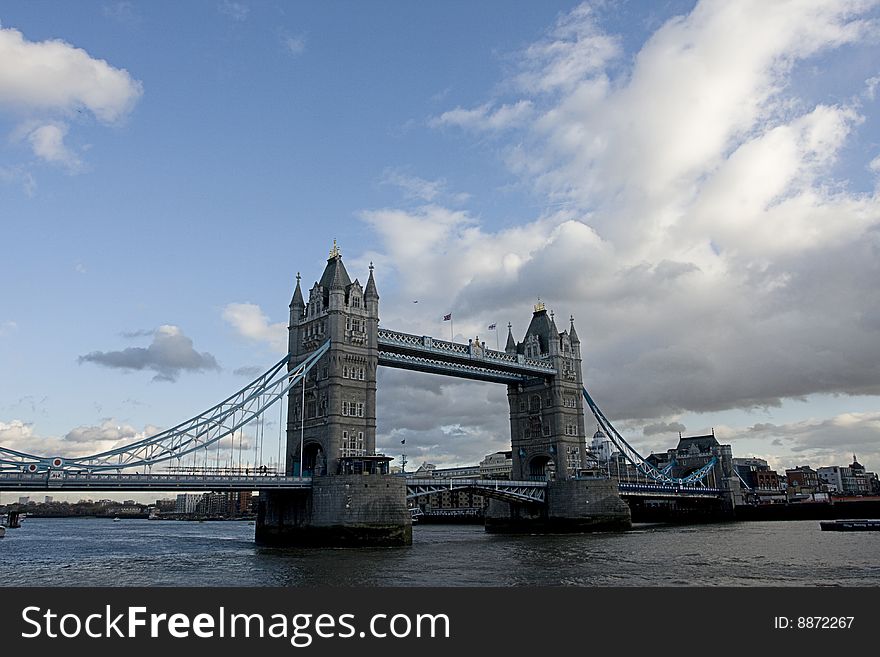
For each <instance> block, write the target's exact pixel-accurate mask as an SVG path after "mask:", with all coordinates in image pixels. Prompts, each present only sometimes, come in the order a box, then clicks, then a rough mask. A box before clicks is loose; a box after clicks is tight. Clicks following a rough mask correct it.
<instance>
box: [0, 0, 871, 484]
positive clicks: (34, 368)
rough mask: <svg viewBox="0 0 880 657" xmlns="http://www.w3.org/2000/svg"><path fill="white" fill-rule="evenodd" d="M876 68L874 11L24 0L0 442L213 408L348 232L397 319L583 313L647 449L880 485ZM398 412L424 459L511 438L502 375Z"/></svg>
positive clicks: (419, 383) (412, 388) (7, 58)
mask: <svg viewBox="0 0 880 657" xmlns="http://www.w3.org/2000/svg"><path fill="white" fill-rule="evenodd" d="M878 62H880V8H878V2H873V1H868V0H828V1H823V0H800V1H794V0H779V1H778V2H774V3H767V2H763V1H758V0H756V1H750V0H743V1H741V2H736V3H730V2H725V1H705V2H704V1H701V2H692V1H670V2H636V1H634V0H630V1H623V2H613V3H612V2H607V3H606V2H585V3H577V2H564V1H545V2H540V3H535V2H500V1H499V2H489V1H486V2H479V3H473V2H456V1H450V2H443V3H412V2H385V3H359V2H326V3H289V2H256V1H251V0H240V1H233V0H219V1H218V0H205V1H193V2H186V3H179V2H171V1H162V0H156V1H153V2H113V1H97V2H87V1H83V2H78V3H58V2H44V1H39V0H36V1H29V2H18V1H15V0H4V2H3V3H2V4H0V250H2V258H0V445H3V446H5V447H10V448H14V449H19V450H21V451H25V452H30V453H36V454H42V455H47V456H49V455H56V454H60V455H70V456H75V455H85V454H90V453H94V452H97V451H101V450H104V449H108V448H111V447H113V446H115V445H121V444H125V443H128V442H131V441H133V440H135V439H137V438H139V437H142V436H144V435H150V434H151V433H154V432H156V431H158V430H160V429H162V428H166V427H169V426H172V425H174V424H177V423H178V422H180V421H182V420H184V419H186V418H189V417H191V416H193V415H196V414H197V413H199V412H200V411H202V410H204V409H206V408H208V407H210V406H212V405H214V404H215V403H217V402H218V401H220V400H221V399H223V398H225V397H227V396H228V395H230V394H231V393H232V392H234V391H235V390H237V389H238V388H240V387H242V386H244V385H245V384H246V383H247V382H248V381H249V380H250V379H251V378H253V377H254V376H255V375H256V374H257V373H259V372H261V371H263V370H265V369H267V368H268V367H269V366H270V365H271V364H273V363H274V362H276V361H277V360H278V359H280V358H281V356H283V354H284V351H285V349H286V344H285V343H286V337H285V333H286V323H287V314H288V303H289V301H290V296H291V293H292V290H293V286H294V284H295V276H296V274H297V272H301V273H302V276H303V279H304V283H305V284H306V287H310V286H311V284H312V282H313V281H315V280H317V279H318V278H319V277H320V274H321V271H322V269H323V265H324V262H325V259H326V257H327V252H328V250H329V248H330V246H331V244H332V240H333V239H336V240H337V241H338V244H339V247H340V249H341V251H342V254H343V260H344V262H345V263H346V266H347V268H348V271H349V273H350V274H351V276H352V278H355V277H358V278H359V279H360V280H361V282H362V283H363V282H364V281H365V280H366V277H367V273H368V272H367V268H368V265H369V263H370V262H373V263H374V264H375V277H376V282H377V285H378V289H379V294H380V296H381V301H380V316H381V324H382V325H383V326H386V327H389V328H394V329H397V330H401V331H406V332H410V333H416V334H424V335H435V336H438V337H442V338H448V337H449V334H450V329H451V328H452V326H451V323H450V322H443V321H442V317H443V315H445V314H447V313H452V314H453V317H454V330H455V339H456V340H457V341H461V342H466V341H467V339H468V338H473V337H476V336H479V337H480V338H481V339H482V340H485V341H486V342H487V346H489V347H493V346H494V344H495V343H496V340H498V342H499V343H500V344H501V345H502V346H503V344H504V341H505V339H506V327H507V324H508V322H509V323H511V324H512V327H513V332H514V335H515V337H516V338H517V339H519V340H521V339H522V337H523V335H522V334H523V332H524V331H525V328H526V326H527V325H528V321H529V319H530V316H531V310H532V306H533V304H534V303H536V301H537V299H538V298H540V299H541V300H542V301H543V302H544V303H546V305H547V307H548V309H550V310H552V311H554V312H555V314H556V318H557V323H558V324H560V327H563V326H567V323H568V322H567V320H568V318H569V317H570V316H574V318H575V325H576V327H577V331H578V334H579V336H580V339H581V341H582V354H583V373H584V381H585V383H586V386H587V388H588V389H589V390H590V392H591V394H592V396H593V397H594V398H595V399H596V401H597V402H598V404H599V405H600V406H601V407H602V408H603V410H604V411H605V414H606V415H607V416H609V418H611V419H612V422H613V423H614V424H615V426H617V427H618V429H620V430H621V431H622V432H623V433H624V435H626V436H627V438H628V439H630V440H631V442H632V443H633V444H634V446H635V447H636V448H637V449H639V450H640V451H641V452H642V453H643V454H647V453H649V452H651V451H654V450H665V449H668V448H670V447H673V446H674V445H675V444H676V442H677V440H678V433H679V431H681V432H683V433H684V434H685V435H688V434H690V435H695V434H702V433H706V432H708V431H711V430H712V429H714V431H715V433H716V436H717V437H718V439H719V441H720V442H722V443H729V444H731V445H732V446H733V451H734V455H735V456H742V457H745V456H757V457H761V458H765V459H767V460H768V462H770V464H771V465H772V466H773V467H776V468H778V469H780V470H781V469H784V468H786V467H794V466H797V465H803V464H811V465H813V466H814V467H817V466H822V465H833V464H846V463H849V462H850V461H851V459H852V456H853V454H856V455H857V456H858V459H859V461H860V462H861V463H863V464H864V465H865V466H866V467H867V468H868V469H869V470H871V469H873V470H875V471H876V470H878V469H880V292H878V285H877V283H878V281H880V197H878V182H880V178H878V176H880V112H878V102H880V98H878V92H880V90H878V83H880V64H878ZM414 301H418V303H413V302H414ZM491 324H497V326H498V334H497V335H496V333H495V332H494V331H489V330H487V327H488V326H489V325H491ZM269 415H271V416H272V418H275V419H271V418H268V417H267V419H266V421H265V422H266V423H265V431H266V432H267V434H268V435H269V436H270V437H271V436H275V435H277V432H278V429H279V426H278V421H277V417H278V416H277V414H274V411H272V412H270V413H269ZM378 415H379V419H378V423H379V426H378V434H379V435H378V449H379V450H380V451H384V452H387V453H389V454H392V455H398V454H399V452H400V450H401V442H400V441H401V440H406V451H407V456H408V459H409V462H410V464H411V465H417V464H419V463H421V462H423V461H428V462H431V463H435V464H436V465H438V466H451V465H459V464H472V463H476V462H478V461H479V460H480V459H481V458H482V457H483V456H484V455H485V454H489V453H491V452H494V451H497V450H502V449H509V423H508V419H507V401H506V390H505V389H504V387H503V386H499V385H495V384H488V383H478V382H466V381H461V380H457V379H452V378H446V377H438V376H429V375H425V374H417V373H409V372H403V371H398V370H380V373H379V396H378ZM589 425H591V423H590V422H589V421H588V426H589ZM591 431H592V429H591V430H590V433H591ZM249 438H252V432H250V433H248V435H246V436H245V440H246V441H248V439H249ZM275 440H276V442H277V438H275ZM248 442H250V441H248Z"/></svg>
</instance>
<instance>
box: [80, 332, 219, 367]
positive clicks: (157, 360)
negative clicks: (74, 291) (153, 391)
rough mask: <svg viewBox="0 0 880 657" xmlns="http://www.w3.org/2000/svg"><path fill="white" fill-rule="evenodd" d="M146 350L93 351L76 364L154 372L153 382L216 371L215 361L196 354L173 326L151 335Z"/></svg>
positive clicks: (132, 348)
mask: <svg viewBox="0 0 880 657" xmlns="http://www.w3.org/2000/svg"><path fill="white" fill-rule="evenodd" d="M152 336H153V341H152V343H151V344H150V346H148V347H128V348H127V349H123V350H121V351H93V352H91V353H88V354H86V355H84V356H80V357H79V362H80V363H83V362H89V363H96V364H98V365H103V366H105V367H113V368H118V369H124V370H153V371H154V372H156V375H155V376H154V377H153V380H154V381H176V380H177V377H178V376H179V375H180V373H181V372H182V371H188V372H201V371H205V370H219V369H220V366H219V365H218V364H217V360H216V359H215V358H214V356H212V355H211V354H209V353H208V352H206V351H205V352H201V353H199V352H197V351H196V350H195V349H193V342H192V340H191V339H190V338H188V337H187V336H185V335H184V334H183V333H182V332H181V330H180V329H179V328H178V327H176V326H170V325H165V326H160V327H159V328H158V329H156V330H155V331H153V332H152Z"/></svg>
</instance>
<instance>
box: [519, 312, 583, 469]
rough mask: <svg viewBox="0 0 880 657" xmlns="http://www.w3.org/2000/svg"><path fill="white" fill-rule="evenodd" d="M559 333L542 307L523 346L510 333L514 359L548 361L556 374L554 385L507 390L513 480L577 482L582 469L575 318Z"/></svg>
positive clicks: (544, 381)
mask: <svg viewBox="0 0 880 657" xmlns="http://www.w3.org/2000/svg"><path fill="white" fill-rule="evenodd" d="M570 321H571V325H570V327H569V329H568V330H567V331H562V332H560V331H559V330H558V329H557V327H556V322H555V321H554V317H553V314H552V313H549V314H548V313H547V310H546V308H545V307H544V304H543V303H540V301H539V302H538V304H537V305H536V306H535V312H534V314H533V315H532V321H531V322H530V323H529V327H528V329H526V334H525V337H524V338H523V340H522V342H516V341H515V340H514V338H513V334H512V332H510V330H509V327H508V335H507V346H506V347H505V351H507V353H510V354H521V355H522V356H524V357H525V358H529V359H534V360H549V361H550V362H552V363H553V366H554V367H555V368H556V371H557V372H558V374H557V376H555V377H553V378H552V379H532V380H530V381H528V382H526V383H522V384H514V385H509V386H508V387H507V400H508V403H509V405H510V437H511V447H512V450H513V474H512V476H513V478H514V479H532V478H535V477H540V478H545V477H546V478H548V479H551V480H566V479H573V478H574V477H576V476H577V475H578V473H579V471H580V470H581V469H582V468H583V467H584V463H585V456H586V438H585V436H586V434H585V427H584V399H583V394H582V388H583V375H582V374H581V343H580V340H579V339H578V335H577V331H575V328H574V317H572V318H571V320H570Z"/></svg>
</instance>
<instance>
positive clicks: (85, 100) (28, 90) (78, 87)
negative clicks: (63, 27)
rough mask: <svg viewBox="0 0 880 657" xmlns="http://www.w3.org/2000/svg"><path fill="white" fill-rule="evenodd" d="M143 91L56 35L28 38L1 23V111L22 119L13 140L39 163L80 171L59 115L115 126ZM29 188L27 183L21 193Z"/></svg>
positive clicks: (66, 127)
mask: <svg viewBox="0 0 880 657" xmlns="http://www.w3.org/2000/svg"><path fill="white" fill-rule="evenodd" d="M142 94H143V86H142V85H141V83H140V82H138V81H137V80H135V79H134V78H132V77H131V75H130V74H129V73H128V71H126V70H125V69H119V68H115V67H113V66H111V65H110V64H108V63H107V62H106V61H104V60H103V59H96V58H94V57H92V56H91V55H89V53H87V52H86V51H85V50H82V49H81V48H76V47H75V46H72V45H71V44H69V43H66V42H65V41H62V40H60V39H53V40H47V41H39V42H35V41H28V40H27V39H26V38H25V36H24V35H23V34H22V33H21V32H20V31H18V30H16V29H13V28H3V27H0V109H3V110H6V111H7V112H10V113H12V114H13V115H17V116H18V117H19V119H20V121H21V123H20V124H19V126H18V127H17V128H16V129H15V130H14V131H13V133H12V135H11V137H12V138H13V140H16V139H25V140H26V141H27V143H28V144H29V145H30V146H31V149H32V151H33V153H34V155H36V156H37V157H38V158H40V159H41V160H43V161H44V162H47V163H49V164H53V165H57V166H61V167H62V168H64V169H66V170H67V171H68V172H71V173H75V172H77V171H80V170H81V169H82V161H81V159H80V157H79V155H77V153H76V152H75V151H74V150H73V149H71V147H69V146H68V145H67V144H66V143H65V137H66V135H67V133H68V130H69V122H68V121H65V120H63V119H64V118H65V117H70V116H75V114H74V112H75V111H76V112H79V113H83V114H91V116H93V117H94V118H95V119H96V120H97V121H99V122H101V123H104V124H118V123H120V122H121V121H122V120H123V119H124V118H125V117H126V116H127V115H128V114H129V113H130V112H131V110H132V109H133V108H134V106H135V104H136V103H137V101H138V99H139V98H140V97H141V95H142ZM28 175H29V174H28ZM25 182H26V183H27V180H25ZM34 189H35V185H34V184H33V183H32V182H31V183H29V184H26V187H25V190H26V192H28V191H29V192H30V193H31V194H32V193H33V190H34Z"/></svg>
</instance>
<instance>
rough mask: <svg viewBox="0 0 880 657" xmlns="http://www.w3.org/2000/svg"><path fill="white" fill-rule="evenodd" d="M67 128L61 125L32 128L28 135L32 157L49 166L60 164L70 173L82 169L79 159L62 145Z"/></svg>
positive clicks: (49, 124)
mask: <svg viewBox="0 0 880 657" xmlns="http://www.w3.org/2000/svg"><path fill="white" fill-rule="evenodd" d="M66 134H67V126H66V125H65V124H63V123H48V124H46V125H41V126H39V127H37V128H34V129H33V130H32V131H30V132H29V133H28V136H27V138H28V141H29V142H30V144H31V148H32V149H33V151H34V155H36V156H37V157H39V158H41V159H43V160H45V161H46V162H48V163H49V164H60V165H62V166H64V167H65V168H66V169H67V170H68V171H70V172H76V171H78V170H79V169H80V168H81V167H82V162H81V161H80V159H79V157H77V155H76V154H75V153H74V152H73V151H71V150H70V149H69V148H67V146H66V145H65V144H64V136H65V135H66Z"/></svg>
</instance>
